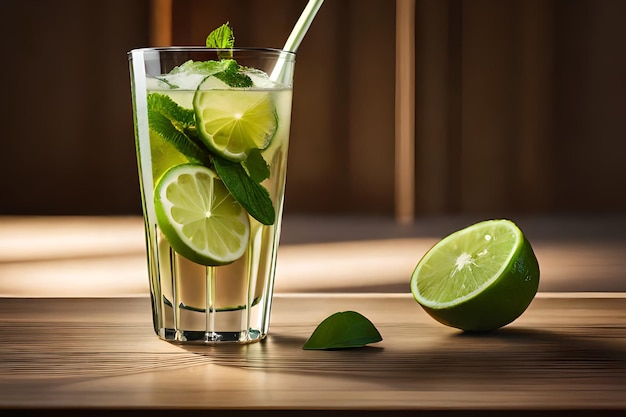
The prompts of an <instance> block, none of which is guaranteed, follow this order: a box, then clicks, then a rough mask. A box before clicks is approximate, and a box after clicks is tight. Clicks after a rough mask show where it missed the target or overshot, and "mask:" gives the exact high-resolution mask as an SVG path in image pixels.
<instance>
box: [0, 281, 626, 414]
mask: <svg viewBox="0 0 626 417" xmlns="http://www.w3.org/2000/svg"><path fill="white" fill-rule="evenodd" d="M343 310H355V311H359V312H360V313H362V314H364V315H365V316H366V317H368V318H369V319H370V320H371V321H372V322H373V323H374V324H375V325H376V326H377V327H378V329H379V330H380V332H381V334H382V336H383V339H384V340H383V341H382V342H379V343H376V344H372V345H369V346H367V347H364V348H358V349H350V350H335V351H305V350H302V349H301V347H302V345H303V344H304V342H305V341H306V339H307V338H308V336H309V335H310V334H311V332H312V331H313V329H314V328H315V326H316V325H317V324H318V323H319V322H320V321H321V320H323V319H324V318H325V317H327V316H328V315H330V314H332V313H334V312H337V311H343ZM150 320H151V315H150V303H149V299H148V298H147V297H126V298H91V299H90V298H2V299H0V409H20V410H21V411H25V410H39V411H43V410H46V409H48V410H55V409H57V410H58V409H63V410H65V412H66V415H67V414H68V413H69V414H71V413H72V412H74V413H84V414H83V415H90V414H93V413H94V412H95V411H99V412H106V411H110V412H111V413H118V414H119V412H120V410H133V411H134V412H135V413H137V412H138V410H146V411H147V412H149V413H150V414H151V415H153V414H154V410H153V409H165V410H168V412H169V411H171V410H173V409H184V410H185V413H186V414H183V415H188V414H190V413H195V414H193V415H197V414H200V413H202V415H206V416H212V415H217V414H219V413H217V410H227V411H228V413H227V414H228V415H235V414H237V413H240V414H241V413H245V412H246V411H250V414H249V415H252V414H255V415H270V414H269V413H270V412H271V415H302V414H296V413H295V412H294V411H291V410H309V413H313V412H315V411H317V412H324V411H326V410H358V412H359V415H374V414H375V415H388V414H389V413H390V412H391V411H393V412H395V413H397V414H402V415H425V414H424V413H425V412H436V413H435V414H436V415H448V414H445V413H448V412H449V413H452V414H450V415H457V413H456V412H462V414H463V413H465V414H468V413H471V412H476V413H477V414H480V415H503V414H502V413H504V412H505V411H506V412H507V415H518V414H519V413H523V412H528V413H529V414H530V413H534V412H536V411H537V410H542V411H543V412H544V413H545V412H552V413H556V414H558V413H561V412H562V413H566V414H563V415H572V416H577V415H583V414H584V415H599V414H598V412H599V413H601V414H611V415H612V414H615V415H620V414H619V413H621V412H622V411H626V294H624V293H593V294H591V293H539V294H538V295H537V297H536V298H535V300H534V301H533V303H532V304H531V306H530V307H529V309H528V310H527V311H526V312H525V313H524V314H523V315H522V316H521V317H520V318H519V319H518V320H517V321H515V322H514V323H512V324H510V325H509V326H506V327H505V328H502V329H500V330H499V331H496V332H493V333H489V334H485V335H471V334H465V333H462V332H460V331H457V330H455V329H451V328H448V327H445V326H443V325H440V324H439V323H437V322H435V321H433V320H432V319H431V318H430V317H428V316H427V315H426V314H425V313H424V312H423V311H422V310H421V308H420V307H419V306H418V305H417V304H416V303H415V302H414V301H413V299H412V298H411V296H410V295H409V294H283V295H280V294H279V295H277V296H276V297H275V303H274V309H273V315H272V325H271V329H270V336H269V337H268V338H267V339H266V340H265V341H263V342H261V343H257V344H251V345H246V346H233V345H229V346H221V347H204V346H182V345H175V344H170V343H168V342H164V341H161V340H160V339H158V338H157V337H156V335H155V334H154V332H153V330H152V325H151V321H150ZM85 409H88V411H87V412H85ZM211 410H213V411H212V412H211ZM252 410H261V411H254V412H253V411H252ZM263 410H265V411H264V412H265V413H266V414H259V413H262V412H263ZM416 411H421V412H422V414H416V413H415V412H416ZM444 412H445V413H444ZM489 412H491V414H490V413H489ZM216 413H217V414H216ZM585 413H587V414H585ZM307 415H308V414H307ZM542 415H543V414H542Z"/></svg>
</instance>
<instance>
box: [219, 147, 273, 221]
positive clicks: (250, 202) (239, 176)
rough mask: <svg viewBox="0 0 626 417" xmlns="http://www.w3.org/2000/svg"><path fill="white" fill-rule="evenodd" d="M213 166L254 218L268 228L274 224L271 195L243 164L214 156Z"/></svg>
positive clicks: (229, 189)
mask: <svg viewBox="0 0 626 417" xmlns="http://www.w3.org/2000/svg"><path fill="white" fill-rule="evenodd" d="M213 166H214V167H215V171H217V174H218V175H219V177H220V179H221V180H222V182H223V183H224V185H225V186H226V188H228V191H230V193H231V194H232V195H233V197H235V199H236V200H237V201H238V202H239V204H241V206H242V207H243V208H245V209H246V211H247V212H248V213H249V214H250V215H251V216H252V217H254V218H255V219H257V220H258V221H259V222H261V223H262V224H265V225H268V226H269V225H272V224H274V221H275V219H276V212H275V211H274V206H273V205H272V200H271V198H270V193H269V192H268V191H267V189H266V188H265V187H263V186H262V185H261V184H259V183H257V182H256V181H254V180H253V179H252V178H250V176H249V175H248V173H247V172H246V170H245V169H244V168H243V166H242V165H241V163H239V162H232V161H227V160H226V159H222V158H219V157H217V156H214V157H213Z"/></svg>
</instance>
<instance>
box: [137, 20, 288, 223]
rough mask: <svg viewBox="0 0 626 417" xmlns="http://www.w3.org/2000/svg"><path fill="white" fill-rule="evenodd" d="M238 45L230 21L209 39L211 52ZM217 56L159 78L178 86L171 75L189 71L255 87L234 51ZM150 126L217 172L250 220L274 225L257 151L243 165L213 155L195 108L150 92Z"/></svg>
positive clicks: (186, 64) (233, 85) (236, 85)
mask: <svg viewBox="0 0 626 417" xmlns="http://www.w3.org/2000/svg"><path fill="white" fill-rule="evenodd" d="M234 43H235V36H234V33H233V30H232V29H231V28H230V26H229V23H226V24H224V25H222V26H220V27H219V28H217V29H215V30H214V31H213V32H211V33H210V34H209V36H208V37H207V39H206V46H207V47H209V48H219V49H229V48H233V47H234ZM219 58H220V60H218V61H191V60H189V61H186V62H184V63H183V64H181V65H180V66H177V67H175V68H173V69H172V70H171V71H170V72H169V74H168V75H166V76H161V77H159V79H160V80H162V81H164V82H165V83H166V84H167V85H169V86H170V87H171V88H173V89H175V88H178V87H177V86H176V85H174V84H173V83H172V82H171V81H170V80H169V79H168V76H171V75H176V74H188V73H192V74H200V75H204V76H206V77H211V76H214V77H216V78H218V79H219V80H221V81H222V82H224V83H225V84H227V85H228V86H229V87H231V88H246V87H252V86H253V82H252V79H251V78H250V77H249V76H248V75H246V74H245V73H244V72H243V71H242V69H243V68H242V67H241V66H239V64H238V63H237V61H235V60H234V59H232V53H223V54H220V55H219ZM174 78H175V77H174ZM148 125H149V127H150V129H152V131H153V132H155V133H157V134H158V135H159V136H161V137H162V138H163V139H164V140H165V141H167V142H169V143H171V144H172V145H174V147H175V148H176V149H177V150H178V151H179V152H181V153H182V154H183V155H185V156H186V157H187V158H189V160H190V161H192V162H194V163H200V164H202V165H204V166H207V167H210V168H214V169H215V171H216V172H217V174H218V176H219V177H220V179H221V180H222V182H223V183H224V185H225V186H226V188H227V189H228V191H229V192H230V193H231V194H232V195H233V197H234V198H235V199H236V200H237V201H238V202H239V204H241V206H242V207H243V208H244V209H246V211H247V212H248V213H249V214H250V216H252V217H254V218H255V219H257V220H258V221H259V222H260V223H262V224H265V225H272V224H274V222H275V218H276V212H275V210H274V206H273V205H272V200H271V198H270V194H269V192H268V191H267V189H266V188H265V187H264V186H262V185H261V182H262V181H264V180H265V179H267V178H269V176H270V169H269V166H268V165H267V162H266V161H265V159H263V155H262V154H261V151H260V150H259V149H253V150H251V151H250V152H249V154H248V157H247V158H246V159H245V160H244V161H242V162H231V161H227V160H226V159H223V158H222V157H220V156H219V155H215V154H214V153H213V152H211V151H210V150H209V149H208V148H207V146H206V145H205V144H204V143H202V141H201V140H200V139H199V137H198V134H197V130H196V119H195V112H194V110H193V109H186V108H183V107H181V106H179V105H178V104H177V103H176V102H174V101H173V100H172V99H171V98H170V97H169V96H167V95H164V94H159V93H150V94H148Z"/></svg>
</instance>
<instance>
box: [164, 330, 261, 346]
mask: <svg viewBox="0 0 626 417" xmlns="http://www.w3.org/2000/svg"><path fill="white" fill-rule="evenodd" d="M158 335H159V337H160V338H161V339H163V340H166V341H168V342H173V343H185V344H188V343H194V344H203V345H217V344H223V343H233V344H247V343H255V342H258V341H261V340H263V339H264V338H265V335H262V334H261V332H260V331H258V330H254V329H251V330H248V331H241V332H204V331H185V330H174V329H160V331H159V334H158Z"/></svg>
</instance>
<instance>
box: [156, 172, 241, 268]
mask: <svg viewBox="0 0 626 417" xmlns="http://www.w3.org/2000/svg"><path fill="white" fill-rule="evenodd" d="M154 205H155V210H156V214H157V222H158V225H159V227H160V228H161V231H162V232H163V234H164V235H165V237H166V238H167V240H168V241H169V243H170V245H171V246H172V248H174V250H175V251H176V252H178V253H179V254H181V255H182V256H184V257H186V258H188V259H190V260H192V261H194V262H197V263H199V264H202V265H224V264H228V263H231V262H233V261H235V260H237V259H238V258H240V257H241V256H242V255H243V253H244V251H245V250H246V247H247V244H248V237H249V235H250V223H249V220H248V214H247V213H246V211H245V210H244V209H243V208H242V207H241V205H239V203H238V202H237V201H236V200H235V199H234V198H233V196H232V195H231V194H230V193H229V192H228V190H227V189H226V187H225V186H224V184H223V183H222V181H221V180H220V179H219V178H218V177H217V175H216V174H215V173H214V172H213V171H212V170H210V169H209V168H206V167H204V166H201V165H193V164H183V165H177V166H175V167H173V168H171V169H170V170H168V171H167V172H166V173H165V174H163V176H162V177H161V179H160V180H159V183H158V184H157V186H156V190H155V195H154Z"/></svg>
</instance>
